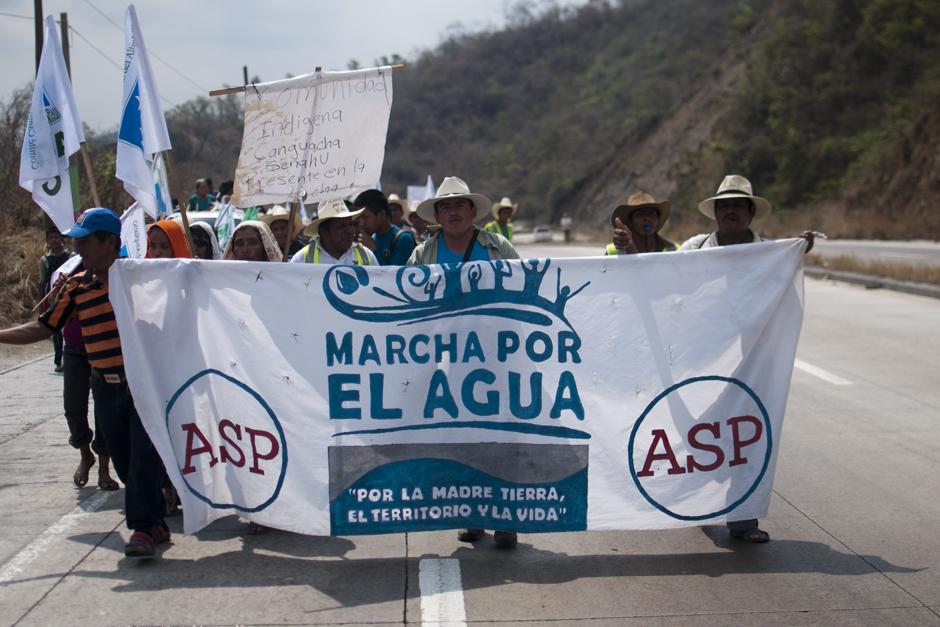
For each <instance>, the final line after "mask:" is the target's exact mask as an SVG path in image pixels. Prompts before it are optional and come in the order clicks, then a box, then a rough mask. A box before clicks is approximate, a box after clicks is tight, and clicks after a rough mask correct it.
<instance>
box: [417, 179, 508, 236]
mask: <svg viewBox="0 0 940 627" xmlns="http://www.w3.org/2000/svg"><path fill="white" fill-rule="evenodd" d="M448 198H466V199H467V200H469V201H470V202H472V203H473V206H474V207H476V208H477V216H478V217H479V211H480V209H483V210H484V211H485V210H486V208H487V207H492V206H493V203H492V201H491V200H490V199H489V198H487V197H486V196H484V195H483V194H473V193H471V192H470V187H469V186H468V185H467V184H466V183H464V182H463V180H462V179H459V178H457V177H456V176H448V177H446V178H444V182H443V183H441V186H440V187H438V188H437V193H435V194H434V198H428V199H427V200H422V201H421V202H420V203H419V204H418V207H417V208H416V209H415V213H417V214H418V215H419V216H421V219H422V220H424V221H425V222H430V223H431V224H437V218H436V217H435V216H434V205H435V204H436V203H437V202H438V201H441V200H445V199H448ZM483 215H486V214H485V213H484V214H483Z"/></svg>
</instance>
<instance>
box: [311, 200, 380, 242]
mask: <svg viewBox="0 0 940 627" xmlns="http://www.w3.org/2000/svg"><path fill="white" fill-rule="evenodd" d="M363 211H365V209H364V208H363V209H359V210H357V211H350V210H349V207H347V206H346V202H345V201H344V200H342V199H340V198H333V199H332V200H325V201H323V202H321V203H320V206H319V207H317V219H316V220H314V221H313V222H311V223H310V225H309V226H308V227H307V228H305V229H304V235H306V236H307V237H313V236H314V235H316V234H317V232H319V230H320V225H321V224H323V223H324V222H326V221H327V220H332V219H333V218H355V217H356V216H358V215H359V214H360V213H362V212H363Z"/></svg>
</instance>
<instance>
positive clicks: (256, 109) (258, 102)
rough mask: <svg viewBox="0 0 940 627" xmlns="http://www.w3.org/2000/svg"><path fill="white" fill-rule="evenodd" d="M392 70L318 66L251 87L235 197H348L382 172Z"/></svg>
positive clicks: (244, 202) (256, 201)
mask: <svg viewBox="0 0 940 627" xmlns="http://www.w3.org/2000/svg"><path fill="white" fill-rule="evenodd" d="M391 108H392V70H391V68H388V67H384V68H373V69H367V70H355V71H351V72H315V73H313V74H306V75H304V76H298V77H296V78H290V79H287V80H283V81H277V82H273V83H263V84H259V85H250V86H248V88H247V89H246V91H245V132H244V136H243V138H242V149H241V154H240V155H239V157H238V166H237V169H236V171H235V194H234V198H233V204H234V205H235V206H237V207H250V206H255V205H264V204H271V203H280V202H287V201H290V200H293V199H296V198H297V197H298V196H301V195H302V193H301V192H302V191H304V192H306V201H307V202H319V201H322V200H327V199H330V198H344V197H346V196H350V195H352V194H355V193H357V192H359V191H362V190H364V189H369V188H371V187H373V186H375V184H376V182H377V181H378V180H379V178H380V177H381V174H382V162H383V160H384V157H385V134H386V132H387V131H388V118H389V113H390V112H391Z"/></svg>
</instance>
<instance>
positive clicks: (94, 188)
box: [81, 142, 101, 207]
mask: <svg viewBox="0 0 940 627" xmlns="http://www.w3.org/2000/svg"><path fill="white" fill-rule="evenodd" d="M81 148H82V150H81V152H82V163H83V164H85V174H87V175H88V185H89V186H90V187H91V199H92V200H93V201H94V202H95V206H96V207H100V206H101V198H99V197H98V183H97V182H95V170H94V169H93V168H92V167H91V156H90V154H89V152H88V145H87V144H86V143H85V142H82V143H81Z"/></svg>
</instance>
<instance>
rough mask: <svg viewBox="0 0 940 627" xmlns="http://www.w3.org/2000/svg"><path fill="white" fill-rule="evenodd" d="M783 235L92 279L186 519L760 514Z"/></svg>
mask: <svg viewBox="0 0 940 627" xmlns="http://www.w3.org/2000/svg"><path fill="white" fill-rule="evenodd" d="M803 250H804V242H803V241H802V240H783V241H778V242H767V243H761V244H753V245H747V246H732V247H727V248H718V249H709V250H703V251H690V252H679V253H668V254H652V255H633V256H629V257H627V256H624V257H598V258H589V259H588V258H585V259H551V260H548V259H541V260H525V261H511V262H475V263H469V264H460V265H452V266H446V265H445V266H404V267H374V268H373V267H368V268H361V267H355V266H327V265H314V264H272V263H246V262H204V261H195V260H160V261H155V260H145V261H132V260H127V261H118V262H117V263H116V264H115V265H114V267H113V269H112V270H111V300H112V302H113V304H114V309H115V313H116V315H117V319H118V325H119V328H120V333H121V341H122V345H123V351H124V359H125V362H126V367H127V376H128V380H129V381H130V385H131V390H132V392H133V395H134V399H135V402H136V405H137V409H138V411H139V413H140V415H141V418H142V420H143V422H144V424H145V426H146V428H147V431H148V433H150V436H151V438H152V439H153V441H154V444H155V445H156V447H157V449H158V451H159V452H160V455H161V456H162V458H163V460H164V463H165V465H166V468H167V471H168V473H169V475H170V477H171V479H172V480H173V483H174V484H175V485H176V487H177V490H178V491H179V493H180V496H181V498H182V501H183V509H184V512H185V516H184V520H185V522H184V526H185V529H186V531H187V532H194V531H197V530H199V529H201V528H202V527H204V526H205V525H207V524H208V523H210V522H212V521H213V520H215V519H217V518H220V517H223V516H227V515H230V514H233V513H237V514H240V515H242V516H244V517H247V518H249V519H251V520H254V521H256V522H258V523H261V524H264V525H269V526H273V527H278V528H281V529H287V530H291V531H296V532H300V533H307V534H334V535H354V534H374V533H392V532H402V531H420V530H432V529H448V528H458V527H485V528H488V529H504V530H514V531H519V532H526V533H530V532H548V531H577V530H585V529H656V528H668V527H680V526H689V525H700V524H705V523H715V522H719V521H726V520H739V519H748V518H755V517H760V516H764V515H765V514H766V513H767V507H768V502H769V499H770V493H771V487H772V483H773V476H774V464H775V460H776V456H777V453H778V451H779V447H780V432H781V426H782V421H783V415H784V410H785V408H786V400H787V393H788V390H789V386H790V377H791V374H792V369H793V360H794V356H795V352H796V345H797V341H798V338H799V332H800V325H801V321H802V298H803V296H802V256H803Z"/></svg>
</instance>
